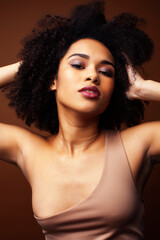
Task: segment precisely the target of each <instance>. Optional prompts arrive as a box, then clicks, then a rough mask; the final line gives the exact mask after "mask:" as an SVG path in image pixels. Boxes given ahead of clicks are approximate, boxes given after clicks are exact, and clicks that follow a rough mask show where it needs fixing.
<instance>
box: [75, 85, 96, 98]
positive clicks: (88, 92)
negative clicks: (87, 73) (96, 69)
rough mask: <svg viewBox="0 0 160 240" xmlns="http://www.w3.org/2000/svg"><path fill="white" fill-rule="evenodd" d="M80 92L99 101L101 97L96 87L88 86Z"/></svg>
mask: <svg viewBox="0 0 160 240" xmlns="http://www.w3.org/2000/svg"><path fill="white" fill-rule="evenodd" d="M78 92H80V93H81V94H82V95H83V96H84V97H86V98H91V99H97V98H99V96H100V92H99V90H98V89H97V88H96V87H94V86H86V87H84V88H81V89H80V90H79V91H78Z"/></svg>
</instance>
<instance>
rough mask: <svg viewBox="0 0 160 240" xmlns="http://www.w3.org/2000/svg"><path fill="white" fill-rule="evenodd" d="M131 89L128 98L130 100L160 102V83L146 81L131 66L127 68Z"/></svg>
mask: <svg viewBox="0 0 160 240" xmlns="http://www.w3.org/2000/svg"><path fill="white" fill-rule="evenodd" d="M126 69H127V73H128V79H129V82H130V87H129V89H128V91H127V93H126V94H127V97H128V98H129V99H130V100H134V99H140V100H146V101H160V82H156V81H153V80H144V79H143V78H142V77H141V76H140V74H139V73H138V72H137V71H136V70H135V69H133V68H132V66H131V65H130V64H129V65H127V66H126Z"/></svg>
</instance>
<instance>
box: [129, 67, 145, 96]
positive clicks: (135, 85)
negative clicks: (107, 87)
mask: <svg viewBox="0 0 160 240" xmlns="http://www.w3.org/2000/svg"><path fill="white" fill-rule="evenodd" d="M126 70H127V74H128V80H129V84H130V86H129V89H128V90H127V92H126V95H127V98H128V99H130V100H134V99H139V95H138V93H139V91H140V89H141V86H142V85H143V83H144V81H145V80H144V79H143V78H142V77H141V75H140V74H139V73H138V72H137V71H136V70H135V69H134V68H133V66H132V65H131V63H129V64H128V65H126Z"/></svg>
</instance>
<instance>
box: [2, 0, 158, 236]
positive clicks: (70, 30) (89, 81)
mask: <svg viewBox="0 0 160 240" xmlns="http://www.w3.org/2000/svg"><path fill="white" fill-rule="evenodd" d="M103 8H104V6H103V2H94V3H91V4H88V5H84V6H79V7H78V8H76V9H75V10H74V12H73V13H72V15H71V18H70V19H67V18H60V17H57V16H49V15H48V16H46V17H45V18H44V19H42V20H41V21H40V23H39V25H38V28H36V29H34V31H33V34H32V35H31V36H29V37H28V38H27V39H26V40H25V44H24V49H23V50H22V51H21V53H20V56H21V62H20V63H16V64H13V65H11V66H7V67H4V68H1V72H0V74H1V80H0V85H1V87H4V86H6V85H7V84H9V85H8V86H7V87H5V89H4V90H6V91H8V93H7V96H8V98H9V99H10V105H11V106H14V107H15V108H16V112H17V115H18V117H21V118H22V119H25V121H26V124H28V125H30V124H32V123H35V125H36V126H37V127H38V128H39V129H43V130H46V131H49V132H50V133H51V135H50V136H49V137H41V136H39V135H37V134H34V133H32V132H30V131H28V130H25V129H21V128H19V127H15V126H9V125H6V124H1V125H0V132H1V135H0V158H1V159H3V160H5V161H9V162H11V163H14V164H16V165H17V166H19V167H20V168H21V170H22V171H23V173H24V175H25V176H26V178H27V180H28V182H29V183H30V185H31V188H32V204H33V211H34V215H35V218H36V219H37V221H38V222H39V224H40V225H41V226H42V229H43V232H44V234H45V237H46V239H47V240H50V239H87V240H89V239H97V240H98V239H118V240H120V239H123V240H124V239H128V240H130V239H143V215H144V211H143V201H142V198H141V193H142V190H143V187H144V184H145V182H146V178H147V177H148V176H149V172H150V170H151V168H152V166H153V164H154V163H155V162H157V161H158V160H156V159H158V158H156V156H158V155H159V154H160V122H153V123H145V124H140V125H137V124H138V123H140V121H141V119H142V117H143V112H144V104H143V101H149V100H155V101H160V84H159V83H158V82H154V81H152V80H147V81H144V79H143V78H142V77H141V76H140V75H139V74H138V72H137V71H136V70H135V69H134V67H137V66H141V65H142V64H143V63H144V62H145V61H147V60H149V59H150V57H151V54H152V47H153V45H152V42H151V40H150V39H149V37H148V36H147V35H146V34H145V33H144V32H143V31H142V30H140V29H139V28H137V25H138V23H139V19H138V18H136V17H135V16H132V15H130V14H121V15H119V16H118V17H115V18H114V19H113V20H111V21H110V22H108V21H106V19H105V17H104V14H103ZM141 21H142V20H141ZM17 70H18V73H17ZM16 73H17V74H16ZM127 73H128V75H127ZM15 74H16V79H15V81H13V79H14V76H15ZM122 123H125V124H126V125H127V126H128V127H130V128H128V129H125V130H122V131H118V130H119V129H120V127H121V125H122ZM135 125H136V126H135ZM22 140H23V141H22ZM135 149H136V151H135Z"/></svg>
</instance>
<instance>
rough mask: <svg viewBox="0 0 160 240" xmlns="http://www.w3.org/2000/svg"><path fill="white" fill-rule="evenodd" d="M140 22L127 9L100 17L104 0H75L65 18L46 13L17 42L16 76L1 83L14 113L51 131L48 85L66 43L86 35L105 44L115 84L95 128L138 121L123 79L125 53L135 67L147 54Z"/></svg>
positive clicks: (139, 106) (54, 122)
mask: <svg viewBox="0 0 160 240" xmlns="http://www.w3.org/2000/svg"><path fill="white" fill-rule="evenodd" d="M143 22H144V21H143V19H138V18H137V17H136V16H134V15H132V14H128V13H122V14H120V15H118V16H116V17H114V18H113V19H112V20H110V21H108V20H106V18H105V16H104V1H94V2H93V1H92V2H91V3H89V4H86V5H80V6H78V7H76V8H75V9H74V10H73V12H72V14H71V17H70V18H65V17H59V16H55V15H46V16H45V17H43V18H42V19H41V20H40V21H39V23H38V24H37V26H36V28H34V29H33V30H32V34H31V35H30V36H28V37H27V38H25V40H24V42H23V44H24V48H23V49H22V50H21V52H20V57H21V60H22V63H21V66H20V68H19V71H18V73H17V75H16V80H15V81H14V82H13V83H12V84H10V85H9V86H8V87H7V88H6V89H5V90H7V97H8V98H9V99H10V103H9V105H10V106H12V107H15V109H16V113H17V116H18V117H20V118H22V119H23V120H25V122H26V124H27V125H29V126H30V125H31V124H32V123H34V124H35V126H36V127H38V128H39V129H41V130H45V131H49V132H50V133H52V134H54V133H57V132H58V130H59V121H58V114H57V105H56V99H55V93H54V91H50V86H51V84H52V81H53V78H54V76H56V74H57V72H58V67H59V63H60V60H61V59H62V58H63V56H64V55H65V53H66V52H67V50H68V48H69V47H70V46H71V44H72V43H74V42H76V41H77V40H79V39H83V38H92V39H96V40H98V41H100V42H102V43H103V44H104V45H105V46H106V47H107V48H108V49H109V50H110V52H111V53H112V55H113V58H114V62H115V89H114V92H113V95H112V98H111V102H110V105H109V107H108V108H107V109H106V110H105V112H104V113H102V114H101V115H100V121H99V126H100V128H101V129H102V128H103V129H105V128H109V129H120V127H121V124H122V123H125V124H126V125H127V126H129V127H130V126H133V125H136V124H138V123H139V122H140V121H141V120H142V119H143V114H144V103H143V102H142V101H140V100H132V101H131V100H129V99H127V97H126V94H125V92H126V90H127V89H128V87H129V81H128V76H127V72H126V68H125V65H126V64H127V59H126V56H127V58H128V59H129V60H130V62H131V64H132V65H133V66H134V67H135V66H141V65H142V64H143V63H144V62H145V61H148V60H149V59H150V57H151V55H152V50H153V44H152V41H151V40H150V38H149V37H148V36H147V35H146V34H145V33H144V32H143V31H142V30H141V29H140V27H139V26H138V25H139V23H140V24H141V23H143Z"/></svg>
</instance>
